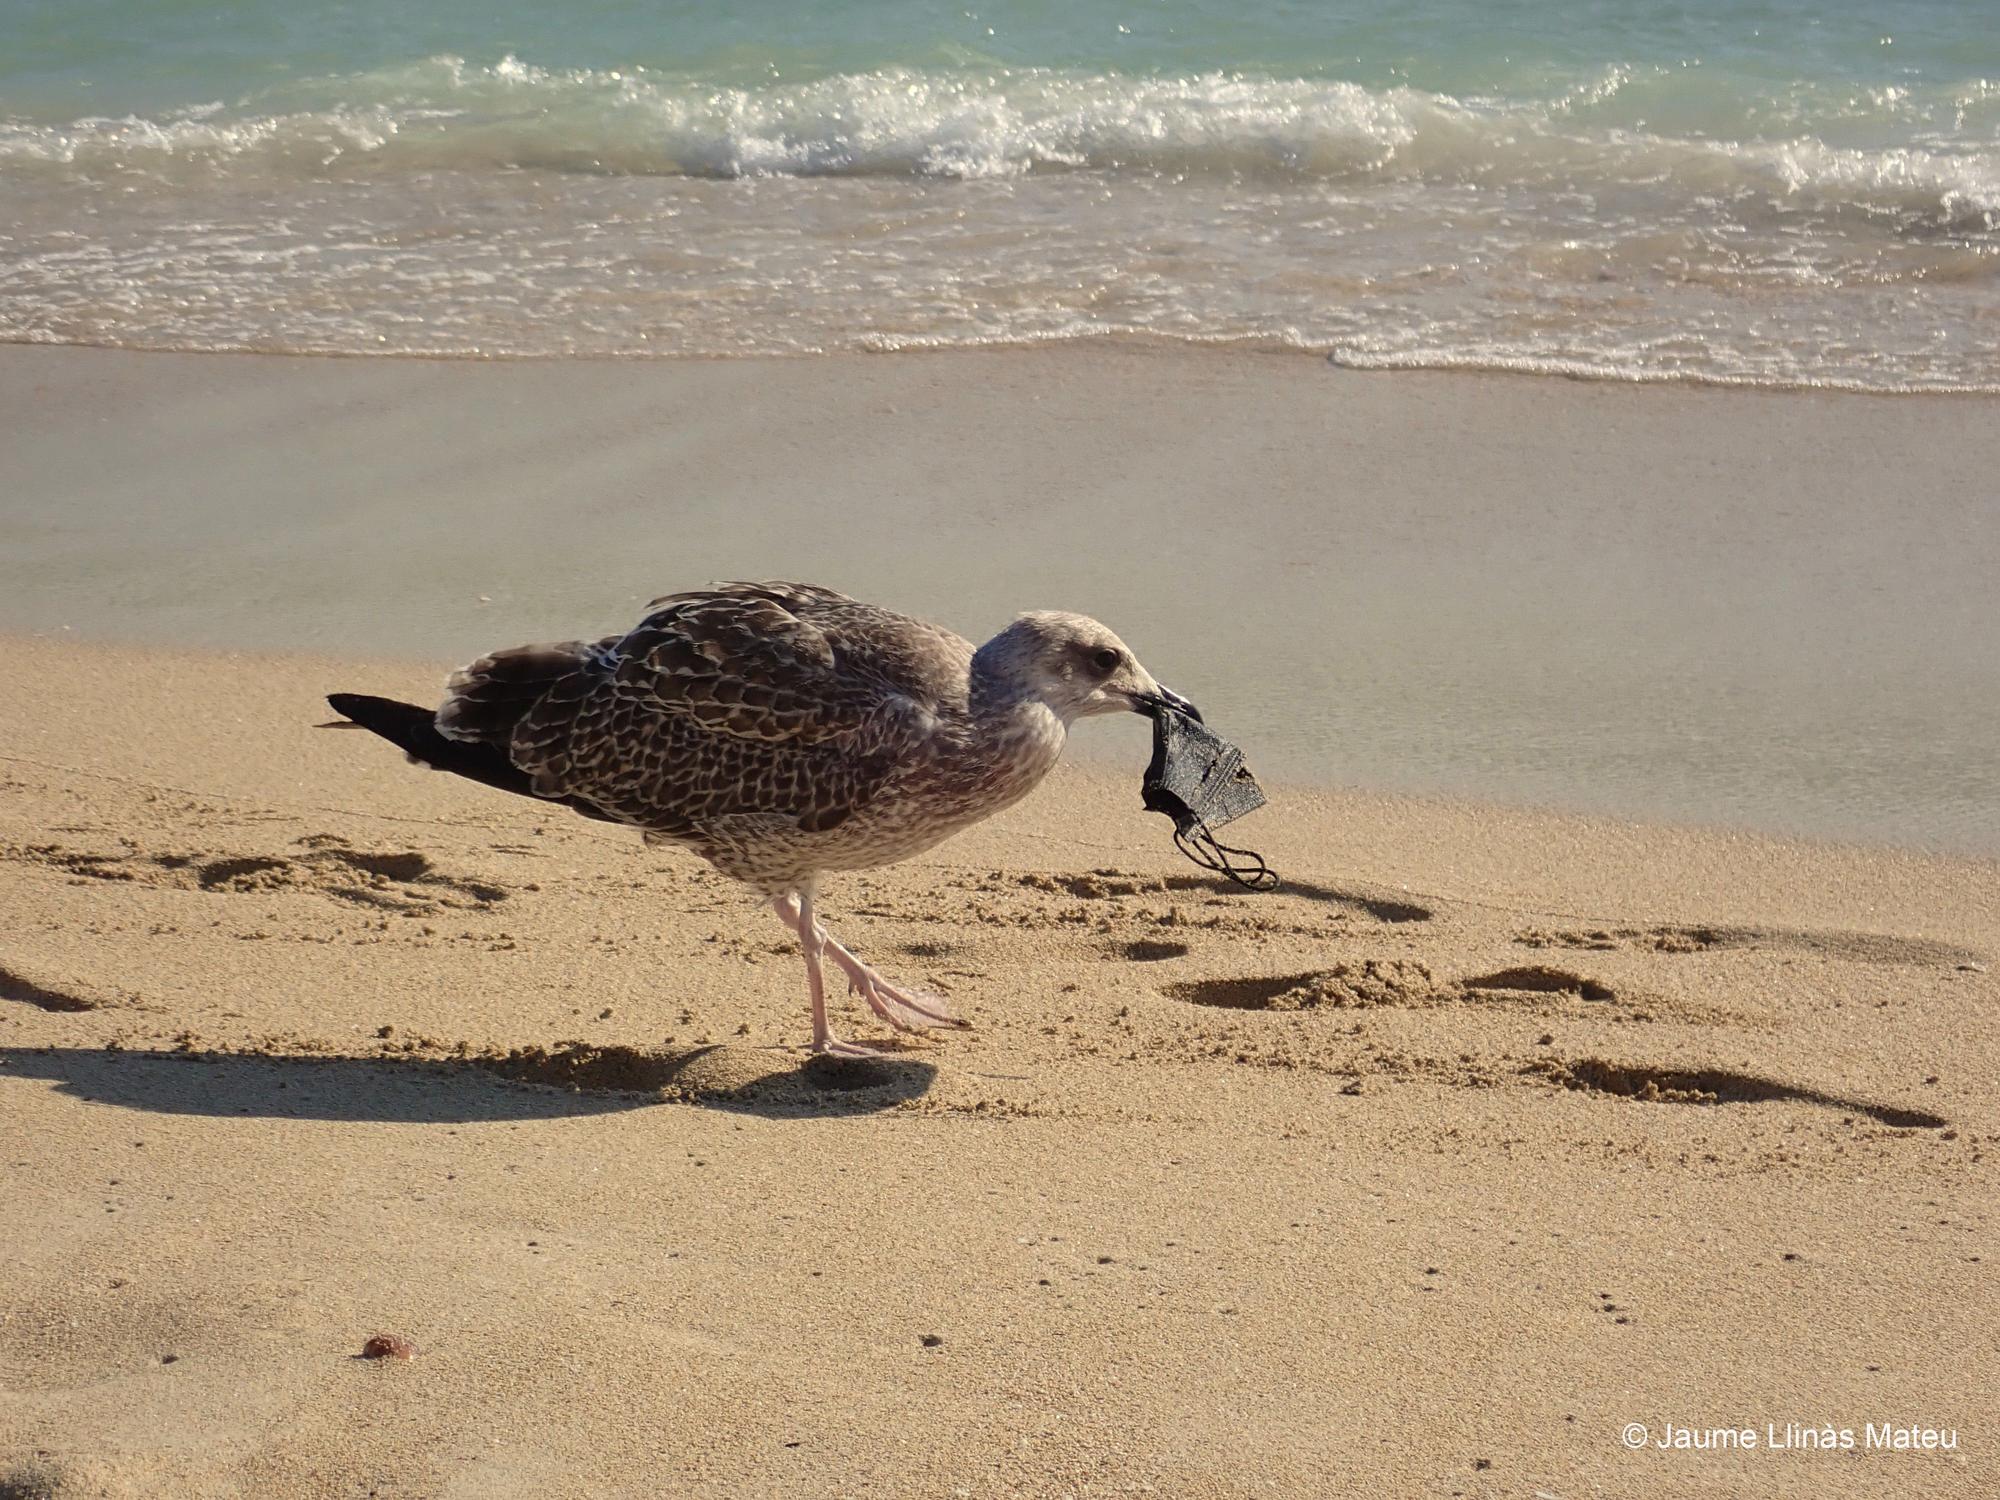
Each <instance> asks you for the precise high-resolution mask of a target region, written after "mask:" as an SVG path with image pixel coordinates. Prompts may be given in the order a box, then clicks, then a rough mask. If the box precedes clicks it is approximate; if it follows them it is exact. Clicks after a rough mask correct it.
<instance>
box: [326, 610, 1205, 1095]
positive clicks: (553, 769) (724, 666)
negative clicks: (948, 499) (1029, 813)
mask: <svg viewBox="0 0 2000 1500" xmlns="http://www.w3.org/2000/svg"><path fill="white" fill-rule="evenodd" d="M327 701H328V702H329V703H331V704H332V705H333V707H334V709H335V711H336V712H338V713H340V714H342V715H344V716H345V717H346V718H349V719H351V720H353V721H354V722H355V723H357V724H360V725H362V726H364V727H365V728H368V729H372V730H373V731H374V732H375V733H377V734H379V735H381V736H382V737H383V738H385V739H387V740H390V741H392V742H393V743H395V744H397V745H399V746H401V747H402V748H403V749H404V750H405V751H407V752H408V753H409V754H410V756H411V757H412V758H414V759H415V760H418V761H421V762H423V763H424V764H426V765H429V766H433V767H435V768H437V769H438V770H441V771H452V772H456V773H457V774H458V775H461V776H468V777H470V778H472V779H473V780H475V781H480V782H484V783H485V784H486V785H488V786H494V787H499V788H502V789H503V790H506V791H511V792H519V793H521V794H523V795H525V796H531V797H539V798H542V799H544V800H546V801H551V802H560V803H562V804H564V805H566V806H568V807H570V808H573V809H574V810H575V811H577V812H580V813H582V814H584V815H585V816H586V817H592V818H600V819H603V820H604V821H606V822H612V823H625V824H629V825H630V826H632V827H634V828H639V829H642V830H644V832H645V835H646V840H647V842H648V843H674V844H681V845H685V846H686V847H687V848H690V849H692V850H694V851H695V852H696V853H697V854H700V855H701V856H702V857H703V858H704V859H706V860H708V861H709V863H710V864H712V865H714V866H715V867H716V868H717V869H718V870H720V871H722V872H723V873H724V874H725V875H730V876H733V877H735V878H736V879H737V880H740V881H742V882H743V883H744V884H746V885H748V886H750V887H752V888H753V889H754V890H756V891H757V892H758V893H759V894H761V895H762V896H764V897H765V898H766V899H767V900H768V901H769V902H770V905H771V909H772V910H773V911H775V912H776V913H777V914H778V917H779V920H781V921H782V922H783V923H784V924H785V925H786V926H787V927H789V928H790V929H792V931H793V932H795V933H796V934H797V935H798V938H799V943H800V946H801V948H802V949H803V950H804V952H805V961H806V990H807V993H808V995H809V996H810V997H811V1001H812V1050H813V1052H814V1053H826V1054H830V1055H832V1056H835V1057H868V1056H873V1055H875V1053H874V1050H873V1049H871V1048H867V1047H862V1046H858V1045H856V1044H854V1043H852V1042H844V1041H842V1040H840V1038H838V1037H836V1036H835V1035H834V1034H833V1029H832V1027H831V1026H829V1025H828V1024H827V1017H826V984H825V979H824V977H823V974H822V971H821V970H822V963H823V961H824V960H825V959H827V958H831V959H832V960H833V963H834V965H835V966H836V967H837V968H838V969H839V970H840V971H841V972H842V973H843V974H845V975H846V976H847V982H848V985H849V987H850V988H851V989H852V990H853V991H854V993H855V994H857V995H859V996H860V997H861V998H862V1000H864V1001H865V1002H866V1003H867V1005H868V1008H869V1009H870V1010H872V1011H873V1012H874V1013H875V1014H876V1015H877V1016H879V1017H881V1018H882V1019H883V1020H884V1021H887V1022H888V1023H889V1024H890V1025H891V1026H894V1027H896V1028H898V1029H899V1030H916V1029H919V1028H922V1027H928V1026H951V1025H960V1024H963V1023H962V1022H960V1021H959V1020H958V1018H957V1017H955V1016H954V1015H953V1014H952V1013H951V1011H950V1010H949V1009H947V1008H946V1006H945V1004H944V1002H943V1001H942V1000H940V999H938V997H937V996H935V995H932V994H929V993H927V992H925V991H922V990H914V989H905V988H903V987H901V986H899V985H895V984H892V983H890V982H889V981H888V980H887V979H885V978H883V977H882V975H880V974H879V973H877V972H876V971H875V970H874V969H873V968H871V967H869V966H868V965H867V964H865V963H863V962H862V961H861V960H860V959H859V958H857V957H855V956H854V954H853V953H852V952H851V951H849V950H848V949H847V948H845V947H843V946H842V945H841V944H840V943H839V942H837V941H836V940H835V939H834V938H832V937H831V936H830V935H829V934H828V933H827V930H826V929H825V927H823V926H821V925H820V922H819V918H818V915H817V912H816V908H815V902H816V894H817V891H818V887H819V881H820V877H821V876H822V875H824V874H826V873H827V872H828V871H830V870H865V869H870V868H873V867H874V866H877V865H888V864H894V863H895V862H896V861H898V860H902V859H908V858H909V857H910V856H911V855H913V854H920V853H922V852H923V851H924V850H926V849H929V848H931V847H933V846H934V845H936V844H939V843H941V842H943V841H944V840H945V839H947V838H950V837H951V836H952V835H953V834H954V833H957V832H958V831H959V830H960V829H963V828H968V827H970V826H971V825H972V824H974V823H977V822H978V821H979V820H980V819H982V818H987V817H991V816H992V815H993V814H994V813H996V812H999V811H1000V810H1001V809H1002V808H1004V807H1008V806H1011V805H1012V804H1013V803H1015V802H1018V801H1019V800H1020V799H1021V798H1022V797H1024V796H1026V795H1027V794H1028V793H1029V792H1030V791H1032V790H1033V789H1034V787H1035V784H1036V783H1037V782H1039V781H1040V780H1041V779H1042V778H1043V777H1044V776H1046V775H1048V773H1049V771H1050V770H1051V769H1053V768H1054V766H1055V763H1056V760H1057V758H1058V757H1059V756H1060V755H1061V754H1062V748H1063V741H1064V739H1065V737H1066V736H1067V733H1068V730H1069V726H1070V724H1071V723H1072V722H1073V721H1075V720H1077V719H1080V718H1084V717H1087V716H1089V715H1091V714H1104V713H1120V712H1130V713H1140V714H1145V715H1148V716H1153V715H1157V714H1158V713H1160V712H1161V711H1162V710H1164V709H1168V708H1173V709H1178V710H1180V711H1182V712H1184V713H1187V714H1191V715H1193V716H1194V717H1195V718H1200V715H1199V714H1198V713H1196V712H1195V709H1194V705H1193V704H1191V703H1189V702H1188V701H1187V700H1186V699H1185V698H1183V697H1181V696H1180V695H1179V694H1177V693H1173V692H1169V691H1168V690H1167V689H1166V688H1163V687H1161V686H1160V684H1159V683H1158V682H1156V681H1154V680H1153V677H1152V674H1151V673H1149V672H1148V671H1147V670H1146V669H1145V668H1144V667H1142V666H1140V665H1139V662H1138V660H1137V658H1135V657H1134V656H1133V655H1132V653H1131V651H1130V650H1129V649H1127V647H1126V645H1125V643H1124V642H1123V641H1121V640H1119V639H1118V637H1117V636H1115V635H1113V634H1112V633H1111V632H1110V631H1109V630H1107V629H1106V628H1105V627H1104V626H1102V625H1100V624H1098V622H1097V621H1095V620H1092V619H1089V618H1087V617H1085V616H1083V615H1072V614H1063V613H1061V612H1058V611H1054V610H1039V611H1036V612H1034V613H1032V614H1025V615H1022V616H1021V617H1020V618H1019V619H1017V620H1015V621H1014V623H1013V624H1011V625H1009V626H1008V627H1007V628H1006V629H1005V630H1003V631H1001V632H1000V633H999V634H998V635H996V636H994V637H993V639H992V640H990V641H988V642H987V643H986V644H985V645H983V646H981V647H979V648H978V649H977V650H974V649H973V646H972V643H971V642H970V641H967V640H964V639H962V638H961V637H959V636H956V635H954V634H952V633H951V632H950V631H949V630H945V629H942V628H940V627H939V626H936V625H929V624H926V623H924V622H923V621H922V620H913V619H911V618H909V617H908V616H906V615H899V614H895V613H893V612H892V611H890V610H886V609H881V608H878V607H876V606H875V605H872V604H863V603H861V602H859V601H858V600H854V599H850V598H848V597H846V596H845V595H844V594H837V593H835V592H834V591H833V590H831V589H824V588H815V587H814V586H812V585H810V584H803V583H775V582H774V583H725V584H718V585H716V586H714V587H713V588H708V589H700V590H696V591H694V592H692V593H686V594H669V595H667V596H666V597H665V598H662V599H655V600H654V601H653V602H652V604H650V605H648V606H647V613H646V617H645V618H644V619H643V620H641V621H640V622H639V624H638V625H637V626H636V627H635V628H634V629H632V630H631V631H629V632H627V633H626V634H624V635H614V636H607V637H605V638H604V639H603V640H600V641H564V642H562V643H560V644H557V645H544V646H516V647H513V648H511V649H509V650H506V651H496V652H494V653H493V654H492V655H491V656H482V657H481V658H480V659H479V660H478V661H476V662H474V663H472V665H471V666H469V667H466V668H465V669H463V670H462V671H460V672H457V673H455V674H454V675H453V676H452V678H451V680H450V681H449V682H448V683H447V684H446V685H445V700H444V703H443V705H442V706H441V707H440V708H439V709H438V710H437V711H436V713H434V714H433V713H431V712H430V711H429V710H426V709H422V708H418V707H416V706H415V705H414V704H408V703H398V702H395V701H393V700H391V699H387V698H371V697H365V696H362V695H359V694H354V693H335V694H333V695H332V696H331V697H330V698H328V700H327Z"/></svg>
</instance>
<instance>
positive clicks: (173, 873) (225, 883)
mask: <svg viewBox="0 0 2000 1500" xmlns="http://www.w3.org/2000/svg"><path fill="white" fill-rule="evenodd" d="M294 847H295V848H296V849H297V850H298V851H299V852H297V853H291V854H282V855H263V854H248V855H229V854H212V853H198V852H197V853H181V852H165V853H154V854H148V853H144V852H142V851H140V850H138V849H136V848H134V849H126V850H121V851H119V852H117V853H97V852H93V851H89V850H75V849H65V848H63V847H61V846H59V845H53V844H34V845H6V846H0V859H6V860H11V861H13V862H15V863H21V864H39V865H44V866H47V867H49V868H51V869H56V870H61V871H63V872H64V873H66V874H68V875H69V876H70V877H71V878H72V879H77V880H113V881H125V882H130V883H132V884H137V885H149V886H155V887H160V888H164V889H179V890H200V891H210V892H215V893H218V894H252V895H269V894H274V893H279V892H285V891H303V892H306V893H309V894H313V895H321V896H330V897H333V898H334V899H336V900H340V901H351V902H354V903H356V904H359V905H363V906H373V907H379V908H386V909H388V910H392V911H428V910H436V909H438V908H440V907H458V908H476V907H482V906H487V905H491V904H493V903H495V902H499V901H505V900H506V899H507V897H508V895H509V892H508V891H507V890H506V889H505V888H503V887H501V886H497V885H492V884H489V883H487V882H484V881H476V880H464V879H461V878H459V877H457V876H453V875H447V874H444V873H443V872H441V871H440V870H438V869H437V868H436V866H435V865H433V863H432V862H431V860H430V857H429V856H428V855H424V854H419V853H417V852H415V851H413V850H369V849H355V848H352V847H350V846H349V845H348V844H347V842H346V840H344V839H341V838H338V837H336V836H334V835H333V834H324V833H322V834H311V835H308V836H307V837H305V838H302V839H300V840H298V842H297V844H296V845H295V846H294Z"/></svg>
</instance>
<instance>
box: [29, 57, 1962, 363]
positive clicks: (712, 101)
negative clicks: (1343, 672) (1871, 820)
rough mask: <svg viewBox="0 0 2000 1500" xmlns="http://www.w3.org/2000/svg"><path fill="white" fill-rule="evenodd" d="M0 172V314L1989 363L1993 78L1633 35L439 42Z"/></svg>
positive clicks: (297, 337)
mask: <svg viewBox="0 0 2000 1500" xmlns="http://www.w3.org/2000/svg"><path fill="white" fill-rule="evenodd" d="M1676 89H1678V90H1681V92H1679V93H1676V92H1674V90H1676ZM1718 100H1720V102H1718ZM1697 106H1699V107H1698V108H1697ZM1702 111H1706V113H1703V112H1702ZM1669 126H1671V127H1672V128H1669ZM1779 127H1782V128H1779ZM0 180H4V182H5V184H6V186H7V187H8V189H9V194H8V198H7V200H5V201H0V232H6V233H7V234H8V236H9V238H8V241H7V248H6V251H5V254H4V255H0V337H4V338H15V339H34V340H55V341H63V340H69V341H87V342H111V343H126V344H134V345H143V346H148V347H183V348H222V347H230V348H239V347H244V348H281V349H298V350H314V351H319V350H325V351H342V352H355V351H363V350H366V351H371V352H380V351H390V352H397V351H400V352H410V353H436V354H465V353H506V354H519V355H533V354H545V353H546V354H561V353H595V354H674V353H680V354H740V353H785V352H803V351H810V350H821V349H838V348H913V347H938V346H963V345H974V344H1011V343H1041V342H1051V341H1061V340H1068V339H1085V338H1098V337H1140V338H1167V339H1177V340H1186V341H1196V342H1207V343H1234V344H1243V345H1248V346H1253V347H1295V348H1305V349H1312V350H1316V351H1322V352H1329V353H1332V354H1334V355H1336V356H1337V357H1338V358H1339V359H1340V360H1341V362H1343V363H1346V364H1350V365H1354V366H1357V367H1390V366H1397V367H1401V366H1424V367H1450V366H1476V367H1479V368H1489V369H1522V370H1536V371H1541V372H1544V373H1565V374H1578V375H1590V376H1595V377H1600V378H1613V379H1679V380H1715V381H1725V382H1747V383H1757V384H1809V385H1810V384H1817V385H1826V386H1853V387H1856V388H1862V389H1871V390H1911V389H1929V390H1943V389H1990V388H1994V387H1995V386H2000V348H1997V347H1996V343H1995V341H1994V340H1993V339H1992V338H1991V336H1990V334H1989V333H1988V332H1987V331H1986V330H1989V329H1990V328H1991V327H1992V326H1993V319H1994V316H1995V301H1996V294H1995V285H1996V272H1997V271H2000V89H1996V88H1991V87H1988V86H1987V85H1985V84H1983V83H1981V84H1963V83H1961V84H1954V85H1952V86H1950V87H1949V88H1937V87H1931V88H1928V89H1925V88H1919V87H1917V86H1915V85H1909V86H1904V85H1898V86H1896V87H1894V88H1885V89H1881V90H1878V91H1876V93H1874V94H1869V93H1867V92H1866V91H1860V90H1849V91H1846V92H1844V93H1840V94H1839V95H1838V96H1837V97H1836V96H1834V95H1830V94H1828V95H1824V96H1822V95H1818V94H1815V95H1811V96H1810V97H1808V92H1807V91H1804V90H1803V88H1802V87H1801V88H1795V89H1793V90H1792V91H1791V92H1790V93H1788V94H1787V95H1785V96H1783V97H1780V98H1778V99H1777V100H1776V101H1775V102H1771V101H1765V102H1762V103H1760V104H1758V105H1757V106H1756V108H1755V109H1754V110H1751V109H1748V108H1747V107H1746V106H1742V105H1739V104H1736V103H1732V102H1730V101H1729V100H1727V99H1726V98H1722V97H1721V96H1720V95H1719V94H1718V93H1717V92H1716V91H1714V90H1710V91H1708V92H1707V93H1699V92H1697V93H1688V92H1686V89H1685V86H1684V81H1683V80H1679V79H1675V78H1670V77H1665V76H1663V75H1662V74H1661V73H1660V72H1659V71H1658V70H1653V71H1646V70H1640V69H1635V68H1630V67H1623V66H1621V67H1613V68H1608V69H1606V70H1604V71H1603V72H1602V73H1601V74H1599V75H1596V76H1594V77H1591V78H1585V79H1582V80H1580V81H1579V80H1571V81H1569V82H1567V83H1565V84H1563V85H1562V86H1561V87H1559V88H1552V89H1551V90H1550V91H1549V93H1548V95H1547V97H1545V98H1540V99H1532V98H1518V97H1517V98H1510V99H1499V98H1471V97H1468V98H1463V99H1461V98H1453V97H1449V96H1447V95H1443V94H1439V93H1429V92H1424V91H1421V90H1417V89H1412V88H1365V87H1362V86H1361V85H1358V84H1354V83H1346V82H1340V81H1332V80H1325V79H1300V78H1290V79H1285V78H1268V77H1257V76H1250V75H1238V74H1225V73H1208V74H1198V75H1188V76H1161V77H1136V76H1120V75H1114V74H1104V73H1083V72H1073V71H1072V72H1065V71H1058V70H1038V69H1017V70H1011V71H1010V70H1004V69H977V68H956V69H949V70H939V69H933V70H918V69H882V70H877V71H873V72H866V73H853V74H843V75H834V76H829V77H824V78H820V79H817V80H814V81H810V82H798V83H792V82H784V83H772V84H768V85H765V86H761V87H754V88H744V87H723V86H719V85H713V84H709V83H703V82H700V81H689V80H682V79H675V78H671V77H668V76H666V75H663V74H659V73H648V72H642V71H637V70H617V71H611V70H599V71H588V70H585V71H575V72H553V71H549V70H545V69H542V68H538V67H536V66H534V65H532V64H530V63H527V62H523V61H521V60H518V59H514V58H506V59H503V60H502V61H500V62H499V63H497V64H494V65H492V66H476V65H473V64H469V63H466V62H464V61H462V60H459V59H456V58H432V59H428V60H425V61H421V62H417V63H412V64H409V65H406V66H400V67H395V68H386V69H381V70H378V71H376V72H372V73H366V74H358V75H352V76H348V77H343V78H337V79H323V80H319V81H317V82H308V83H300V84H293V85H288V86H286V87H285V88H283V89H281V90H279V89H274V90H269V91H266V92H265V93H263V94H261V95H258V96H256V97H254V98H251V99H248V100H242V101H237V102H234V103H228V104H220V103H210V102H204V103H202V104H200V105H198V106H195V107H193V108H188V109H182V110H179V111H176V112H173V113H171V114H162V115H160V116H158V117H141V116H123V117H116V118H113V117H108V116H107V117H101V118H87V119H75V120H69V121H64V122H50V121H30V120H25V119H14V120H10V121H4V122H0ZM106 185H113V186H115V187H116V188H117V189H118V191H116V192H109V193H107V192H106V191H105V190H104V189H105V187H106ZM10 205H11V206H10Z"/></svg>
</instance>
